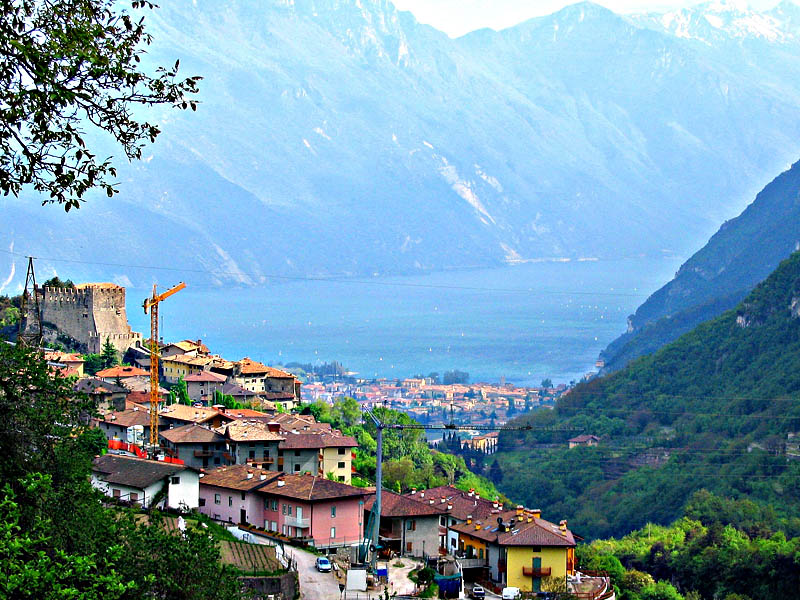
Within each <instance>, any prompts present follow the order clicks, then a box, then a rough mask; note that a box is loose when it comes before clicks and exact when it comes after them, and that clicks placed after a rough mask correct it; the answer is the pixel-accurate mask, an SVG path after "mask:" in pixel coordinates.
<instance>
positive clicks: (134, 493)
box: [131, 492, 139, 502]
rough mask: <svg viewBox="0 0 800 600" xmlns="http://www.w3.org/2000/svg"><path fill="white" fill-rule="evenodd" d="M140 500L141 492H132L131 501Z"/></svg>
mask: <svg viewBox="0 0 800 600" xmlns="http://www.w3.org/2000/svg"><path fill="white" fill-rule="evenodd" d="M138 501H139V494H138V493H137V492H131V502H138Z"/></svg>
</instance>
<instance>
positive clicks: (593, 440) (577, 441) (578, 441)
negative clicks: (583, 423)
mask: <svg viewBox="0 0 800 600" xmlns="http://www.w3.org/2000/svg"><path fill="white" fill-rule="evenodd" d="M567 443H568V444H569V447H570V448H574V447H575V446H597V444H599V443H600V438H599V437H597V436H596V435H586V434H584V435H579V436H577V437H574V438H571V439H569V440H567Z"/></svg>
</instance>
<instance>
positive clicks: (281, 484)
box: [278, 477, 286, 487]
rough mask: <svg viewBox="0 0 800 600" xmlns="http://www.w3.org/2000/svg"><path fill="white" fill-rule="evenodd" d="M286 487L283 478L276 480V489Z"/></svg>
mask: <svg viewBox="0 0 800 600" xmlns="http://www.w3.org/2000/svg"><path fill="white" fill-rule="evenodd" d="M285 485H286V481H284V479H283V477H281V478H280V479H278V487H283V486H285Z"/></svg>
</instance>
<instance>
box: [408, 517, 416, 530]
mask: <svg viewBox="0 0 800 600" xmlns="http://www.w3.org/2000/svg"><path fill="white" fill-rule="evenodd" d="M406 529H407V530H408V531H416V529H417V522H416V521H415V520H414V519H411V520H410V521H406Z"/></svg>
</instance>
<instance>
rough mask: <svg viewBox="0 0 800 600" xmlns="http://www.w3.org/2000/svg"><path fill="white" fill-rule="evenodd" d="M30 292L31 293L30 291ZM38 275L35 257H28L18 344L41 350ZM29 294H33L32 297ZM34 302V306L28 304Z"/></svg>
mask: <svg viewBox="0 0 800 600" xmlns="http://www.w3.org/2000/svg"><path fill="white" fill-rule="evenodd" d="M29 290H30V291H29ZM37 291H38V290H37V286H36V273H35V272H34V270H33V257H32V256H29V257H28V272H27V274H26V275H25V291H23V292H22V302H20V309H19V312H20V319H19V329H18V331H17V343H18V344H19V345H20V346H26V347H28V348H40V347H41V345H42V337H43V332H42V313H41V308H40V307H39V294H37V293H36V292H37ZM29 294H32V296H30V295H29ZM31 298H32V300H33V306H32V307H30V306H29V305H28V304H29V302H31Z"/></svg>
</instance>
